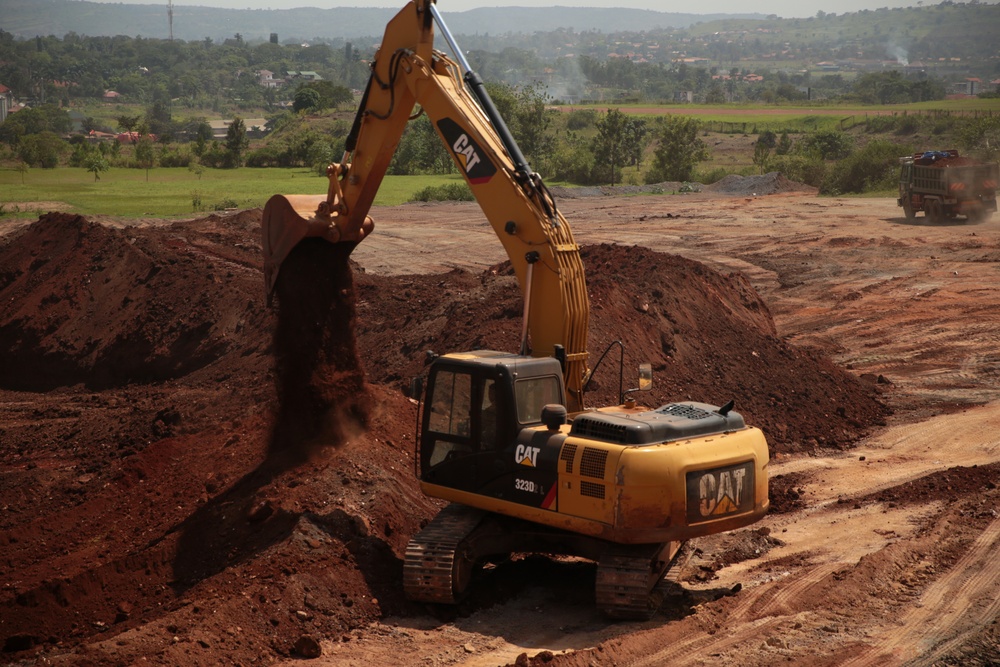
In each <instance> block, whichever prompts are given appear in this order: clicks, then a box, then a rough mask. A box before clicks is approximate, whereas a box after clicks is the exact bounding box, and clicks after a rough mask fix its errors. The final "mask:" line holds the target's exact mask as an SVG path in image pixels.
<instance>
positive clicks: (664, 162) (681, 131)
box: [646, 116, 708, 183]
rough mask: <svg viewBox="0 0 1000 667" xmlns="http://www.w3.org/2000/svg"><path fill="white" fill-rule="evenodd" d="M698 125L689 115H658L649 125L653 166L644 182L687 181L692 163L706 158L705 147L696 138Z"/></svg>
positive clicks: (693, 166)
mask: <svg viewBox="0 0 1000 667" xmlns="http://www.w3.org/2000/svg"><path fill="white" fill-rule="evenodd" d="M699 127H700V124H699V123H698V121H697V120H695V119H694V118H691V117H690V116H662V117H660V118H658V119H657V120H656V125H655V126H654V127H653V133H652V135H653V140H654V141H655V142H656V148H655V149H654V151H653V165H652V166H651V167H650V169H649V171H648V172H647V173H646V182H647V183H660V182H662V181H688V180H691V176H692V174H693V173H694V168H695V165H697V164H698V163H699V162H701V161H702V160H707V159H708V147H707V146H706V145H705V142H704V141H702V140H701V139H700V138H699V137H698V128H699Z"/></svg>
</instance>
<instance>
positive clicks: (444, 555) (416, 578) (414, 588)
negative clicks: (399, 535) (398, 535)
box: [403, 504, 486, 604]
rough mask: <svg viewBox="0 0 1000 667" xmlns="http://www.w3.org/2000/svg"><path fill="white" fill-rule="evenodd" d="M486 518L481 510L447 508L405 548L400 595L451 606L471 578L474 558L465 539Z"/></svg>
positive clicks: (455, 506)
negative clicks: (401, 591) (403, 594)
mask: <svg viewBox="0 0 1000 667" xmlns="http://www.w3.org/2000/svg"><path fill="white" fill-rule="evenodd" d="M484 516H486V512H483V511H482V510H477V509H473V508H471V507H465V506H463V505H454V504H453V505H448V506H447V507H445V508H444V509H443V510H441V511H440V512H439V513H438V515H437V516H436V517H434V519H433V520H432V521H431V522H430V523H429V524H427V526H426V527H425V528H424V529H423V530H421V531H420V532H419V533H417V534H416V535H414V536H413V539H411V540H410V542H409V544H407V545H406V559H405V560H404V562H403V592H404V593H405V594H406V597H407V599H409V600H412V601H414V602H434V603H440V604H455V603H456V602H458V601H459V600H460V599H461V598H462V595H463V594H464V593H465V591H466V589H467V588H468V586H469V582H470V580H471V578H472V568H473V566H474V565H475V555H474V554H473V553H472V551H471V549H469V548H468V545H467V542H466V541H467V538H468V537H469V535H471V534H472V532H473V531H474V530H475V529H476V527H477V526H478V525H479V524H480V522H481V521H482V520H483V517H484Z"/></svg>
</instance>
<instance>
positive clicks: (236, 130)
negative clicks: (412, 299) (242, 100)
mask: <svg viewBox="0 0 1000 667" xmlns="http://www.w3.org/2000/svg"><path fill="white" fill-rule="evenodd" d="M249 145H250V139H248V138H247V126H246V124H245V123H244V122H243V119H242V118H240V117H239V116H236V117H235V118H233V122H232V123H230V124H229V129H228V130H226V163H227V165H228V166H229V167H240V166H242V165H243V154H244V153H245V152H246V149H247V146H249Z"/></svg>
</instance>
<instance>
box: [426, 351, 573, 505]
mask: <svg viewBox="0 0 1000 667" xmlns="http://www.w3.org/2000/svg"><path fill="white" fill-rule="evenodd" d="M565 402H566V397H565V384H564V382H563V376H562V368H561V366H560V364H559V362H558V361H557V360H555V359H553V358H545V357H542V358H539V357H526V356H521V355H517V354H510V353H506V352H495V351H488V350H478V351H475V352H470V353H462V354H449V355H445V356H443V357H439V358H438V359H436V360H435V362H434V363H433V364H432V366H431V369H430V372H429V374H428V383H427V393H426V400H425V402H424V409H423V413H422V418H421V428H420V435H419V437H418V442H419V451H418V460H419V461H420V478H421V481H422V482H425V483H427V484H430V485H433V486H439V487H445V488H448V489H454V490H456V491H464V492H469V493H475V494H477V495H481V496H483V495H485V496H489V497H492V498H496V499H503V500H510V501H512V502H516V503H518V504H528V505H532V506H534V507H540V506H541V505H542V504H543V502H544V500H545V495H546V494H547V493H548V491H549V490H550V489H551V488H553V486H554V484H555V475H554V468H552V469H550V470H549V471H548V472H545V473H543V472H542V470H543V468H545V467H546V466H541V465H540V463H539V461H538V457H539V456H543V458H544V457H545V456H546V454H543V450H544V447H533V446H530V445H526V444H525V443H524V442H522V441H523V440H524V438H523V437H520V436H521V435H522V433H523V432H525V431H527V432H528V436H527V437H528V438H529V439H530V438H532V437H534V436H533V435H532V434H534V433H536V432H539V429H542V431H541V432H543V433H544V432H549V431H552V432H554V433H558V427H559V426H560V425H561V424H562V423H565V421H566V417H565V415H566V411H565V407H564V406H565ZM546 421H548V422H550V423H549V425H546V424H545V422H546ZM549 426H553V427H554V428H553V429H549ZM543 439H544V438H543ZM553 444H555V443H553ZM552 454H553V456H558V446H556V447H555V448H554V450H553V452H552Z"/></svg>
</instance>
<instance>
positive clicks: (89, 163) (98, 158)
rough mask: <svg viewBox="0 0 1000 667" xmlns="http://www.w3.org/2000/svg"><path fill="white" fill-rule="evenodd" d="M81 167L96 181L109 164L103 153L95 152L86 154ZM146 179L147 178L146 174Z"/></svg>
mask: <svg viewBox="0 0 1000 667" xmlns="http://www.w3.org/2000/svg"><path fill="white" fill-rule="evenodd" d="M83 168H84V169H86V170H87V171H89V172H90V173H92V174H93V175H94V182H95V183H96V182H97V181H99V180H101V173H102V172H105V171H107V170H108V169H110V168H111V165H110V164H108V161H107V159H106V158H105V157H104V156H103V155H101V154H100V153H97V152H95V153H92V154H91V155H89V156H87V158H86V159H85V160H84V162H83ZM147 174H148V172H147ZM146 180H149V177H148V176H147V177H146Z"/></svg>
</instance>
